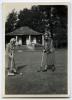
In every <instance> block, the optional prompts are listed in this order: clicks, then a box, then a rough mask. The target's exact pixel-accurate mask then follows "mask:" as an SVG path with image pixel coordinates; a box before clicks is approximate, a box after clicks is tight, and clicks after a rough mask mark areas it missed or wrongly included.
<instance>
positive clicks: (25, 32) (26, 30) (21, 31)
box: [6, 27, 42, 36]
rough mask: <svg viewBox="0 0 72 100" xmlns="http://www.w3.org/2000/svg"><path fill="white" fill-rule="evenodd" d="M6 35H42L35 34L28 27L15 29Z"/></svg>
mask: <svg viewBox="0 0 72 100" xmlns="http://www.w3.org/2000/svg"><path fill="white" fill-rule="evenodd" d="M6 35H8V36H10V35H12V36H13V35H42V33H40V32H36V31H34V30H33V29H31V28H29V27H20V28H19V29H16V30H15V31H13V32H10V33H7V34H6Z"/></svg>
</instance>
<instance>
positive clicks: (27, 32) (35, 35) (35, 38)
mask: <svg viewBox="0 0 72 100" xmlns="http://www.w3.org/2000/svg"><path fill="white" fill-rule="evenodd" d="M13 37H15V38H16V44H22V45H29V44H32V43H34V44H36V43H39V44H44V36H43V33H40V32H36V31H34V30H33V29H31V28H29V27H20V28H18V29H16V30H14V31H13V32H10V33H7V34H6V35H5V42H6V43H8V42H9V41H10V39H11V38H13Z"/></svg>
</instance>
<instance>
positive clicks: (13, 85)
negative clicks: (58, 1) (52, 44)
mask: <svg viewBox="0 0 72 100" xmlns="http://www.w3.org/2000/svg"><path fill="white" fill-rule="evenodd" d="M15 62H16V67H17V68H18V72H20V73H21V72H22V73H23V74H22V75H20V74H17V75H15V76H8V75H7V71H6V75H5V77H6V78H5V93H6V94H13V95H14V94H67V50H66V49H58V50H56V52H55V66H56V70H55V71H54V72H52V71H51V70H48V71H47V72H37V70H38V69H39V68H40V63H41V51H39V50H34V51H27V50H25V51H24V50H23V51H22V52H20V51H19V50H16V53H15Z"/></svg>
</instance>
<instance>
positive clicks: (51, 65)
mask: <svg viewBox="0 0 72 100" xmlns="http://www.w3.org/2000/svg"><path fill="white" fill-rule="evenodd" d="M41 69H42V71H43V72H44V71H47V70H48V69H51V70H52V71H54V70H55V48H54V45H53V39H52V36H51V33H50V31H48V32H46V33H45V34H44V49H43V55H42V62H41Z"/></svg>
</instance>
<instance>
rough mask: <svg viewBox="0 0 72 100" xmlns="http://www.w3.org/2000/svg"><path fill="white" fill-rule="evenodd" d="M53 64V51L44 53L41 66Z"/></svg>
mask: <svg viewBox="0 0 72 100" xmlns="http://www.w3.org/2000/svg"><path fill="white" fill-rule="evenodd" d="M46 65H47V66H48V65H55V51H53V52H51V53H44V55H43V63H42V66H46Z"/></svg>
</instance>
